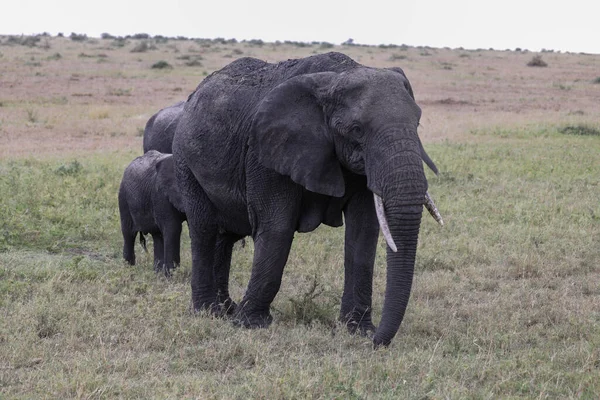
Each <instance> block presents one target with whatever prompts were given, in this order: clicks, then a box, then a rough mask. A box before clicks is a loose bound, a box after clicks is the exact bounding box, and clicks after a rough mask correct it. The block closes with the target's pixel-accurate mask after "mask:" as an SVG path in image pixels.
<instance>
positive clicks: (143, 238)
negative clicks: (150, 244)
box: [140, 232, 148, 253]
mask: <svg viewBox="0 0 600 400" xmlns="http://www.w3.org/2000/svg"><path fill="white" fill-rule="evenodd" d="M140 244H141V245H142V247H143V248H144V251H145V252H146V253H147V252H148V249H147V248H146V237H145V236H144V234H143V233H142V232H140Z"/></svg>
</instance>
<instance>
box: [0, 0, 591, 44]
mask: <svg viewBox="0 0 600 400" xmlns="http://www.w3.org/2000/svg"><path fill="white" fill-rule="evenodd" d="M3 3H5V4H3V5H2V7H1V13H0V34H5V35H6V34H33V33H42V32H49V33H51V34H52V35H56V34H57V33H58V32H63V33H64V34H65V35H67V36H68V35H69V34H70V33H71V32H76V33H86V34H87V35H88V36H92V37H99V36H100V34H101V33H103V32H107V33H110V34H113V35H122V36H124V35H128V34H134V33H148V34H151V35H164V36H186V37H190V38H216V37H223V38H226V39H231V38H235V39H238V40H242V39H262V40H264V41H268V42H272V41H275V40H281V41H284V40H293V41H303V42H311V41H326V42H331V43H335V44H339V43H341V42H343V41H345V40H346V39H348V38H353V39H354V42H355V43H361V44H375V45H376V44H389V43H393V44H407V45H411V46H431V47H445V46H447V47H451V48H456V47H464V48H466V49H477V48H485V49H487V48H490V47H491V48H494V49H497V50H505V49H515V48H516V47H520V48H522V49H529V50H532V51H539V50H541V49H542V48H545V49H553V50H561V51H571V52H587V53H596V54H600V1H598V0H569V1H564V0H560V1H559V0H545V1H541V0H531V1H529V0H502V1H498V0H494V1H486V0H410V1H402V0H387V1H383V0H361V1H357V0H345V1H340V0H331V1H328V0H296V1H285V0H245V1H243V0H196V1H193V0H163V1H161V2H158V1H151V0H146V1H141V0H96V1H93V2H91V1H87V0H8V1H5V2H3Z"/></svg>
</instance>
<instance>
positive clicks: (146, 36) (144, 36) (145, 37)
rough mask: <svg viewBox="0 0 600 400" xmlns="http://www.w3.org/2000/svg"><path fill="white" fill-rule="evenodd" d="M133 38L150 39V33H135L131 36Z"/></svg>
mask: <svg viewBox="0 0 600 400" xmlns="http://www.w3.org/2000/svg"><path fill="white" fill-rule="evenodd" d="M131 38H132V39H150V35H148V34H147V33H136V34H135V35H133V36H131Z"/></svg>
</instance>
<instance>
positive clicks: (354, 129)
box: [348, 124, 364, 137]
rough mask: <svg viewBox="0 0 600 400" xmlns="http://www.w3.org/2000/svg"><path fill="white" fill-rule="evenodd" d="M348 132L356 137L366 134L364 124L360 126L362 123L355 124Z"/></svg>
mask: <svg viewBox="0 0 600 400" xmlns="http://www.w3.org/2000/svg"><path fill="white" fill-rule="evenodd" d="M348 133H349V134H350V135H351V136H354V137H361V136H362V135H363V134H364V132H363V129H362V126H360V124H353V125H352V126H351V127H350V130H349V131H348Z"/></svg>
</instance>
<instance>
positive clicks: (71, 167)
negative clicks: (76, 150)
mask: <svg viewBox="0 0 600 400" xmlns="http://www.w3.org/2000/svg"><path fill="white" fill-rule="evenodd" d="M82 169H83V166H82V165H81V164H80V163H79V161H77V160H75V161H72V162H70V163H69V164H63V165H61V166H60V167H58V168H57V169H55V170H54V172H55V173H56V174H57V175H63V176H66V175H77V174H78V173H79V172H81V170H82Z"/></svg>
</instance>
